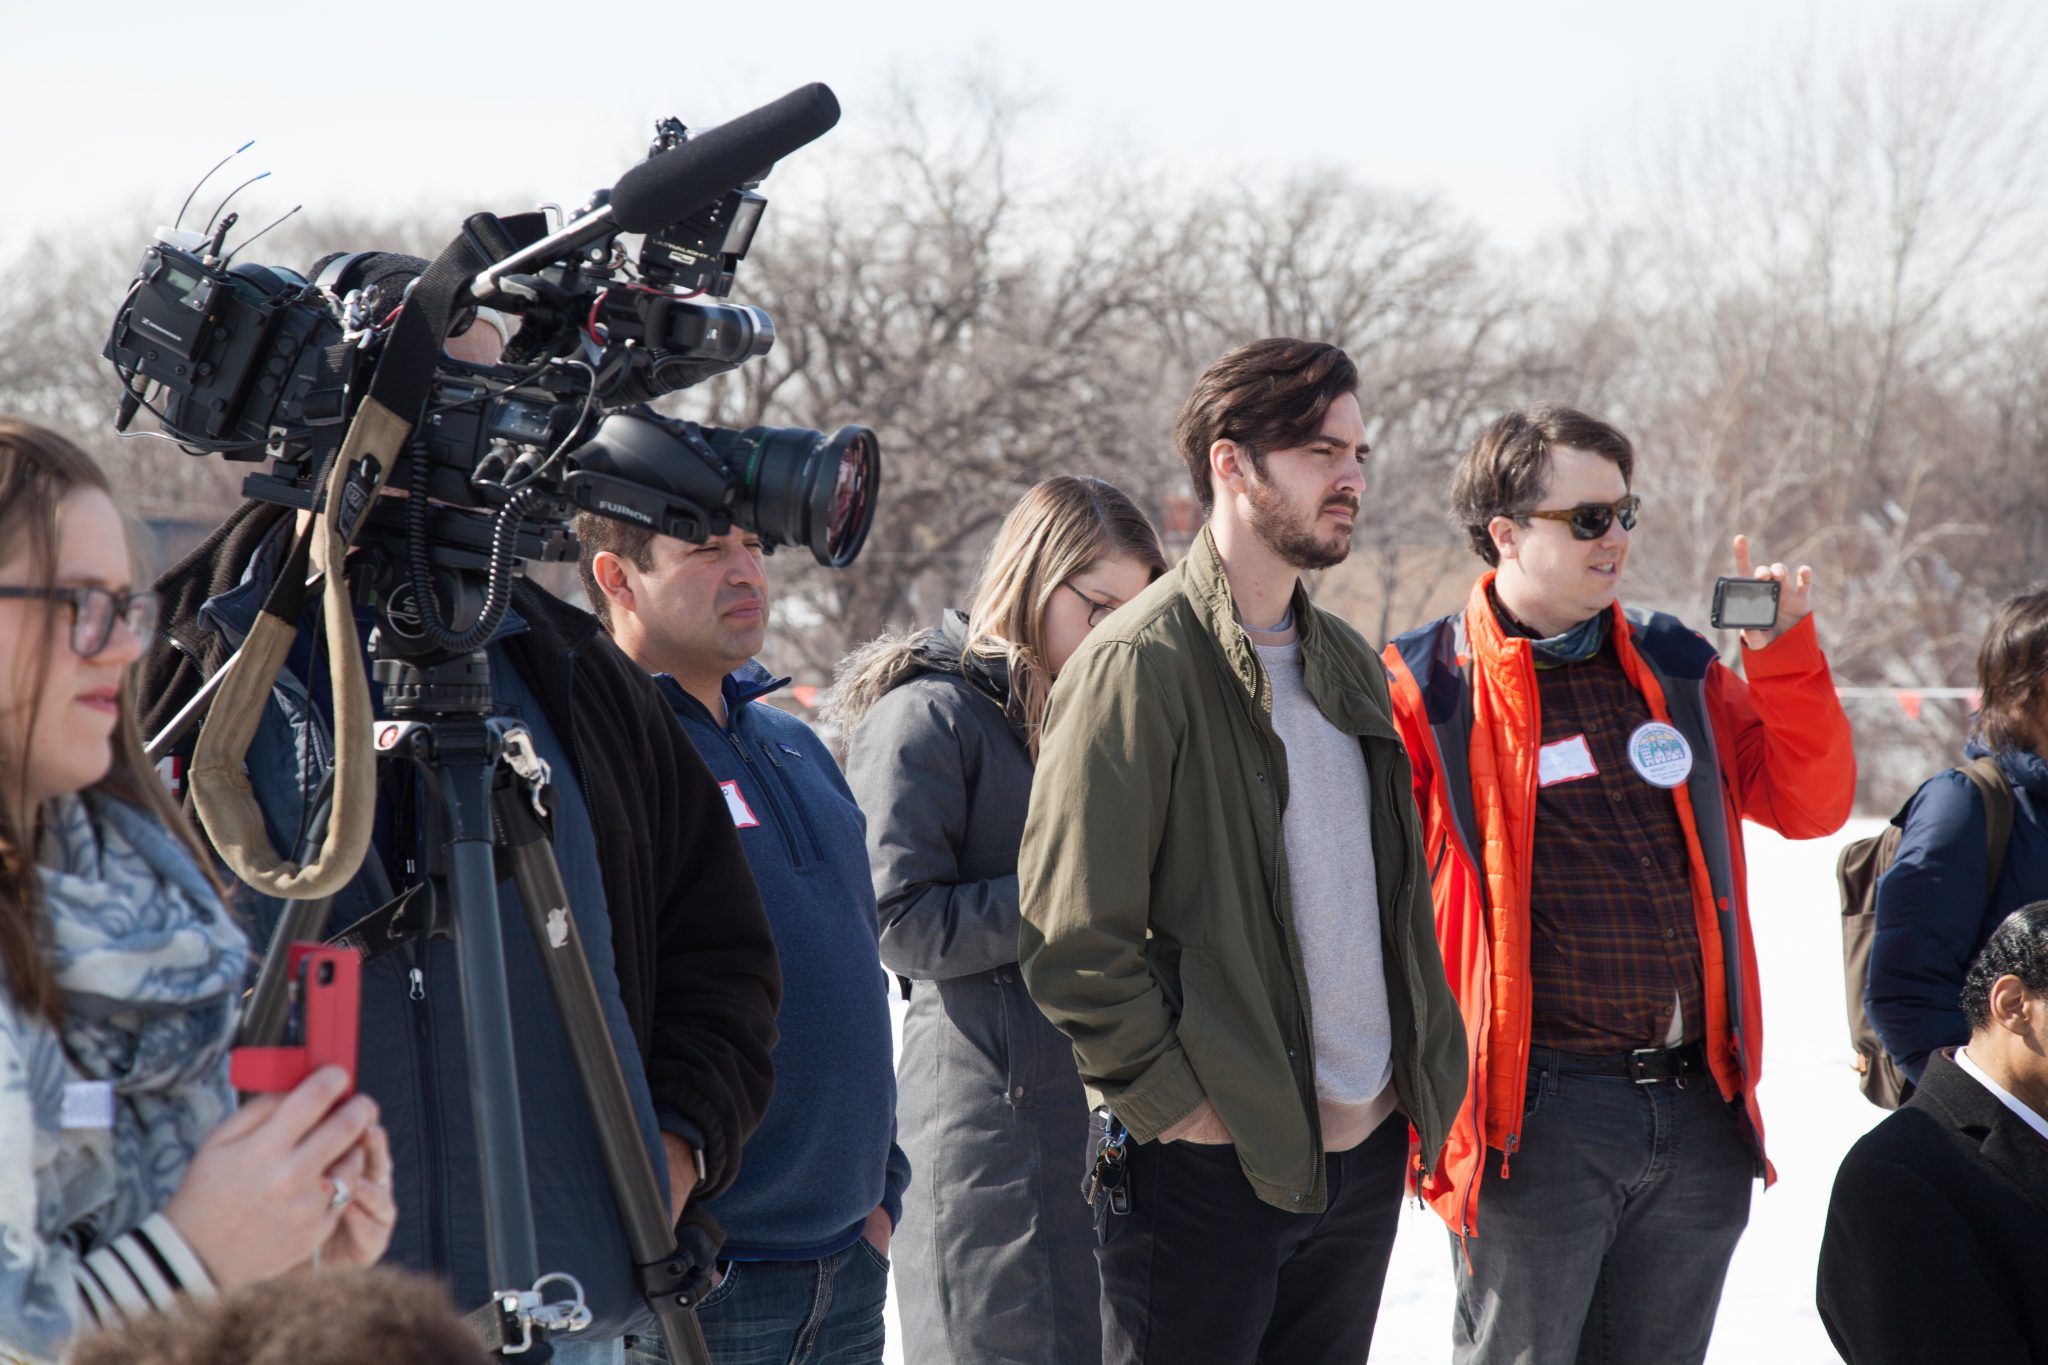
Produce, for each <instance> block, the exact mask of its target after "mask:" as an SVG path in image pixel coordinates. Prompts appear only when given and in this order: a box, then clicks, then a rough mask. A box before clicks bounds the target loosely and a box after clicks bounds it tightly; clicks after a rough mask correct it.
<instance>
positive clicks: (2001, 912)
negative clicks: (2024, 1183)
mask: <svg viewBox="0 0 2048 1365" xmlns="http://www.w3.org/2000/svg"><path fill="white" fill-rule="evenodd" d="M1977 687H1978V690H1979V692H1980V694H1981V700H1980V702H1979V705H1978V710H1977V719H1976V722H1975V724H1974V725H1973V726H1972V727H1971V733H1970V742H1969V745H1968V747H1966V748H1965V749H1964V756H1965V757H1966V758H1967V759H1968V760H1969V761H1970V764H1971V766H1973V767H1975V768H1976V769H1977V772H1978V774H1979V776H1978V777H1975V778H1973V776H1972V774H1971V773H1970V772H1969V771H1967V770H1966V769H1963V768H1951V769H1949V770H1948V771H1947V772H1942V773H1937V774H1935V775H1934V776H1933V777H1931V778H1929V779H1928V780H1927V781H1926V783H1924V784H1923V785H1922V786H1921V788H1920V790H1919V791H1918V792H1916V793H1915V794H1914V796H1913V799H1912V800H1911V801H1909V802H1908V803H1907V804H1906V808H1905V809H1904V810H1903V811H1901V812H1900V813H1899V815H1898V817H1897V819H1896V821H1895V823H1896V824H1897V825H1898V826H1899V827H1900V833H1899V841H1898V851H1897V852H1896V853H1895V854H1894V855H1893V857H1892V860H1891V865H1890V866H1889V867H1888V868H1887V869H1886V870H1885V872H1884V874H1883V876H1882V877H1881V878H1880V879H1879V880H1878V884H1877V897H1876V918H1875V932H1874V933H1873V935H1872V938H1871V946H1870V965H1869V976H1868V980H1867V983H1866V985H1865V987H1864V994H1863V1001H1864V1008H1865V1010H1866V1011H1867V1012H1868V1014H1869V1017H1870V1022H1871V1023H1872V1024H1873V1025H1874V1026H1875V1028H1876V1030H1877V1036H1878V1038H1879V1039H1881V1040H1882V1042H1883V1044H1884V1050H1885V1052H1886V1053H1887V1054H1889V1055H1890V1056H1891V1057H1892V1058H1893V1059H1894V1060H1895V1061H1896V1063H1897V1065H1898V1067H1899V1068H1900V1069H1901V1070H1902V1071H1904V1073H1905V1075H1906V1077H1907V1079H1908V1080H1910V1081H1911V1082H1912V1083H1914V1084H1916V1085H1917V1084H1918V1083H1919V1081H1920V1077H1921V1073H1922V1071H1923V1070H1924V1069H1925V1067H1926V1066H1927V1059H1928V1056H1929V1055H1930V1054H1931V1053H1933V1052H1934V1051H1935V1050H1936V1049H1938V1048H1944V1047H1954V1046H1957V1045H1959V1044H1962V1043H1965V1042H1967V1041H1968V1040H1969V1037H1970V1025H1969V1021H1968V1020H1967V1019H1966V1018H1965V1017H1964V1015H1963V1007H1962V991H1963V977H1964V975H1965V973H1967V971H1968V970H1969V966H1970V959H1971V958H1973V957H1975V956H1976V954H1977V950H1978V949H1980V948H1982V947H1983V946H1984V944H1985V942H1986V941H1987V940H1989V939H1990V937H1991V931H1992V930H1993V929H1995V928H1997V927H1998V925H1999V924H2000V923H2001V922H2002V921H2003V920H2004V919H2005V917H2006V916H2007V915H2009V914H2011V913H2012V912H2013V911H2014V910H2015V909H2017V908H2018V907H2020V906H2022V905H2026V904H2028V903H2029V902H2031V901H2038V900H2043V899H2048V585H2043V586H2040V587H2037V588H2034V589H2033V590H2031V591H2029V592H2025V593H2021V594H2020V595H2018V596H2016V597H2012V598H2008V599H2007V600H2006V601H2005V603H2004V604H2003V605H2001V606H2000V607H1999V609H1998V612H1997V614H1996V615H1995V616H1994V617H1993V618H1992V622H1991V629H1990V630H1989V631H1988V632H1986V634H1985V637H1984V644H1983V646H1982V648H1980V649H1979V651H1978V653H1977ZM1993 769H1995V772H1996V774H1997V775H1998V780H1989V781H1987V780H1985V779H1987V778H1990V777H1991V776H1992V770H1993ZM2001 786H2002V787H2003V788H2004V796H2005V797H2006V798H2007V802H2006V803H2007V805H2008V806H2009V809H2006V810H2001V809H1999V807H1998V800H1997V798H1998V795H1999V792H2000V788H2001ZM2001 828H2003V829H2004V830H2005V831H2007V833H2006V839H2005V847H2004V853H2003V856H2002V857H2001V858H1999V859H1998V860H1997V861H1996V862H1995V863H1994V862H1992V861H1991V858H1990V854H1991V852H1992V849H1991V844H1992V841H1993V837H1994V836H1995V835H1996V834H1997V833H1998V832H1999V831H2000V829H2001Z"/></svg>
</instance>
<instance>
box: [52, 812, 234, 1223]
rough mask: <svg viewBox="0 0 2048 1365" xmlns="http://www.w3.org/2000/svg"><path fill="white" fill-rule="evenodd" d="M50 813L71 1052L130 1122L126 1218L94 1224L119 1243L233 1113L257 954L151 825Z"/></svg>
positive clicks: (123, 1135) (136, 818)
mask: <svg viewBox="0 0 2048 1365" xmlns="http://www.w3.org/2000/svg"><path fill="white" fill-rule="evenodd" d="M45 812H46V816H45V823H44V831H43V843H42V847H41V849H40V855H41V856H40V859H39V861H40V862H41V864H42V868H41V870H42V880H43V897H44V903H45V904H46V905H47V906H48V908H49V923H50V947H51V951H52V956H53V959H54V966H55V968H56V976H57V984H58V985H59V986H60V987H61V988H62V989H63V992H64V1022H63V1041H64V1050H65V1052H66V1054H67V1055H68V1056H69V1058H70V1060H71V1063H72V1065H73V1066H74V1067H75V1068H76V1069H77V1070H78V1072H79V1073H81V1074H82V1075H84V1076H85V1077H86V1078H88V1079H89V1080H96V1081H107V1082H111V1083H112V1085H113V1089H114V1095H115V1099H116V1101H117V1106H116V1107H117V1110H123V1111H125V1112H123V1113H122V1114H121V1117H120V1118H119V1119H118V1120H117V1122H116V1124H115V1130H114V1138H115V1150H114V1158H115V1168H116V1169H117V1170H118V1171H120V1172H122V1175H123V1179H122V1180H121V1182H120V1186H121V1188H120V1191H119V1193H118V1195H117V1199H116V1204H117V1206H116V1207H115V1208H113V1209H108V1210H104V1211H102V1212H101V1213H100V1216H99V1217H96V1218H95V1219H94V1220H93V1221H94V1222H96V1223H100V1224H101V1227H102V1229H103V1230H106V1231H109V1232H119V1231H122V1230H123V1229H124V1228H126V1227H129V1226H133V1224H134V1223H137V1222H140V1221H141V1220H142V1219H143V1218H145V1217H147V1216H148V1215H149V1214H151V1213H153V1212H155V1211H156V1210H157V1209H159V1208H161V1207H162V1206H163V1204H164V1201H165V1200H167V1199H169V1198H170V1196H171V1193H172V1192H173V1191H174V1190H176V1189H177V1186H178V1181H179V1180H180V1179H181V1178H182V1177H183V1175H184V1172H185V1167H186V1165H187V1164H188V1163H189V1162H190V1160H191V1157H192V1153H193V1151H194V1150H196V1149H197V1148H198V1146H199V1143H200V1141H201V1140H202V1139H204V1138H205V1136H206V1134H207V1133H208V1132H210V1131H212V1129H213V1128H214V1127H216V1126H217V1125H218V1124H219V1123H220V1122H221V1120H222V1119H225V1118H226V1117H227V1116H228V1115H229V1114H230V1113H232V1112H233V1110H234V1107H235V1097H234V1091H233V1090H232V1089H230V1088H229V1085H228V1078H227V1066H226V1055H227V1049H228V1046H229V1044H230V1043H231V1042H232V1040H233V1035H234V1029H235V1022H236V1015H237V1007H238V1004H239V1001H240V997H241V991H242V978H243V972H244V970H245V969H246V967H247V965H248V958H249V947H248V940H247V939H245V938H244V937H243V935H242V931H241V930H240V929H239V928H237V927H236V925H235V923H234V921H233V920H231V919H230V918H229V917H228V914H227V912H226V910H225V909H224V908H223V907H222V905H221V903H220V898H219V896H217V895H216V894H215V893H214V889H213V886H212V884H211V883H209V882H208V881H207V880H206V878H205V876H204V875H203V874H201V872H200V870H199V868H198V867H197V866H196V865H195V864H194V863H193V861H192V855H191V853H190V852H189V851H188V850H187V849H186V847H185V845H184V844H183V843H181V842H180V841H179V840H178V838H177V837H176V836H175V835H173V834H172V833H171V832H170V831H169V830H167V829H165V828H164V827H163V826H162V825H161V824H159V823H158V822H157V821H156V820H155V818H154V817H152V816H150V815H148V814H146V813H144V812H142V811H140V810H137V809H135V808H134V807H132V806H128V805H124V804H122V803H121V802H119V801H115V800H113V799H111V798H109V797H105V796H100V795H95V794H87V795H86V796H83V797H76V796H74V797H65V798H61V799H59V800H58V801H56V802H53V803H51V805H49V806H47V807H45ZM102 1220H104V1221H102Z"/></svg>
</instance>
